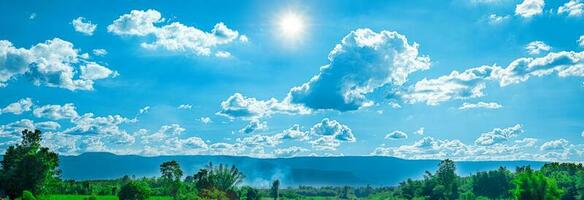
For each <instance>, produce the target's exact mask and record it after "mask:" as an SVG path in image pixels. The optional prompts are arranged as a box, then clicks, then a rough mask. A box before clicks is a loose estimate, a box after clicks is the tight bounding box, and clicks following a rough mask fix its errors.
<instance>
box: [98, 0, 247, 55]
mask: <svg viewBox="0 0 584 200" xmlns="http://www.w3.org/2000/svg"><path fill="white" fill-rule="evenodd" d="M164 21H165V20H164V19H163V18H162V15H161V14H160V12H158V11H156V10H153V9H149V10H146V11H143V10H132V11H131V12H130V13H128V14H124V15H122V16H120V17H119V18H118V19H116V20H114V21H113V23H112V24H111V25H109V26H108V27H107V29H108V31H109V32H111V33H114V34H116V35H121V36H153V37H152V38H153V40H151V41H149V42H144V43H142V44H141V46H142V47H143V48H147V49H164V50H168V51H175V52H192V53H194V54H195V55H199V56H209V55H212V52H213V51H216V50H215V49H216V48H217V47H219V46H221V45H226V44H230V43H232V42H233V41H234V40H236V39H237V38H238V36H239V32H237V31H234V30H231V29H229V28H228V27H227V26H226V25H225V24H223V23H222V22H219V23H217V24H216V25H215V26H214V27H213V29H212V30H211V32H204V31H202V30H200V29H198V28H195V27H192V26H186V25H184V24H181V23H180V22H173V23H170V24H166V25H162V26H157V24H158V23H162V22H164ZM145 38H146V39H148V37H145ZM222 52H223V53H219V54H220V55H225V53H226V52H225V51H222Z"/></svg>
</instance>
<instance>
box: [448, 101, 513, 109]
mask: <svg viewBox="0 0 584 200" xmlns="http://www.w3.org/2000/svg"><path fill="white" fill-rule="evenodd" d="M502 107H503V106H502V105H501V104H498V103H496V102H482V101H479V102H478V103H467V102H464V103H462V106H460V107H458V109H459V110H467V109H477V108H485V109H499V108H502Z"/></svg>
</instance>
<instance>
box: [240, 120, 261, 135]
mask: <svg viewBox="0 0 584 200" xmlns="http://www.w3.org/2000/svg"><path fill="white" fill-rule="evenodd" d="M267 129H268V123H267V122H265V121H260V120H257V119H254V120H251V121H249V124H247V125H246V126H245V127H243V128H242V129H241V130H239V132H240V133H245V134H250V133H254V132H256V131H264V130H267Z"/></svg>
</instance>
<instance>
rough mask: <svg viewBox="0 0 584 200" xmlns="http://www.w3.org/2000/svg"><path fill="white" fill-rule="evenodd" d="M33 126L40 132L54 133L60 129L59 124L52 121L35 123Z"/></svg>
mask: <svg viewBox="0 0 584 200" xmlns="http://www.w3.org/2000/svg"><path fill="white" fill-rule="evenodd" d="M34 126H35V127H36V128H37V129H40V130H41V131H45V130H50V131H54V130H57V129H60V128H61V124H59V123H57V122H53V121H46V122H38V123H35V124H34Z"/></svg>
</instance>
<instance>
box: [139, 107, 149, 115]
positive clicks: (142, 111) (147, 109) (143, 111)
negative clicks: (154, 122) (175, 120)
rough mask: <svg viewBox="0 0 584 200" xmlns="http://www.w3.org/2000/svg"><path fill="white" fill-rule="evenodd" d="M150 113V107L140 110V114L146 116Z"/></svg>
mask: <svg viewBox="0 0 584 200" xmlns="http://www.w3.org/2000/svg"><path fill="white" fill-rule="evenodd" d="M148 111H150V106H144V108H140V110H138V113H139V114H144V113H147V112H148Z"/></svg>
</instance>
